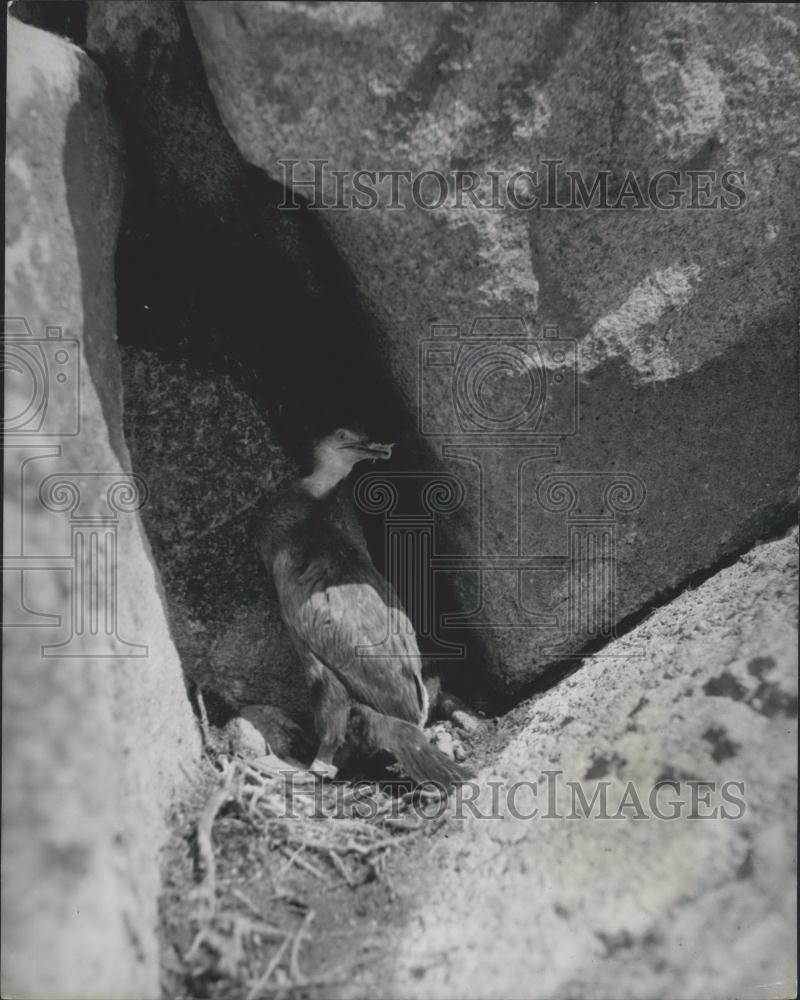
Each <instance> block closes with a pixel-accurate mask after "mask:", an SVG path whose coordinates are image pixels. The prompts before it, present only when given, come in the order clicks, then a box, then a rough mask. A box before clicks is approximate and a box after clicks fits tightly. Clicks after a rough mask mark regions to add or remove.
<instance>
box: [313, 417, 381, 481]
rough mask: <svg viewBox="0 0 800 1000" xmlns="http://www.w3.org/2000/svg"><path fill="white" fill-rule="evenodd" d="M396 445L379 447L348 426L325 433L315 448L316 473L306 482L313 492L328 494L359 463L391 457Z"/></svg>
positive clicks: (314, 462) (314, 466) (314, 468)
mask: <svg viewBox="0 0 800 1000" xmlns="http://www.w3.org/2000/svg"><path fill="white" fill-rule="evenodd" d="M393 448H394V445H393V444H377V443H376V442H374V441H370V439H369V438H368V437H367V436H366V435H365V434H362V433H360V432H359V431H355V430H350V429H349V428H347V427H339V428H337V430H335V431H333V432H331V433H330V434H326V435H325V437H322V438H320V439H319V440H318V441H317V442H316V444H315V445H314V454H313V471H312V473H311V475H310V476H309V477H308V478H307V479H306V482H307V483H308V485H309V487H311V488H312V492H315V493H317V494H319V493H321V492H327V490H328V489H331V488H332V487H333V486H335V485H336V484H337V483H340V482H341V481H342V480H343V479H345V478H346V477H347V476H348V475H349V474H350V472H351V470H352V468H353V466H354V465H357V464H358V463H359V462H365V461H367V460H368V459H369V460H370V461H373V462H374V461H376V460H377V459H387V458H391V457H392V449H393Z"/></svg>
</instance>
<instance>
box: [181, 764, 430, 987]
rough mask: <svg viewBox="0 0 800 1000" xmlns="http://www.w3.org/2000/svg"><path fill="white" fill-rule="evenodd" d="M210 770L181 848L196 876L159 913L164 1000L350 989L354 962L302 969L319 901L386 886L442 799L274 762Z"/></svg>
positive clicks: (397, 785)
mask: <svg viewBox="0 0 800 1000" xmlns="http://www.w3.org/2000/svg"><path fill="white" fill-rule="evenodd" d="M209 760H210V764H211V768H213V771H212V770H211V768H209V776H208V784H207V786H206V790H205V797H204V799H202V800H201V802H202V805H201V808H199V810H196V811H195V816H196V817H197V818H196V820H195V821H194V831H193V832H194V835H193V837H192V838H186V837H185V836H184V844H185V840H186V839H192V840H193V841H194V846H195V848H196V854H195V865H194V870H193V872H189V871H186V872H185V873H184V874H185V877H184V878H183V880H181V878H180V877H179V876H178V877H177V878H176V876H175V874H174V873H173V876H172V879H171V881H172V884H173V888H172V892H171V894H170V893H167V894H166V895H167V896H168V899H169V901H168V903H167V905H166V910H167V912H166V914H165V913H164V912H163V911H164V907H163V906H162V924H163V925H165V926H166V937H167V944H168V945H169V947H168V948H167V949H165V951H167V952H169V953H170V957H169V958H167V959H165V964H166V969H167V973H168V975H166V976H165V992H166V993H167V994H168V995H171V996H192V997H206V996H207V997H214V998H223V997H234V996H235V997H237V998H242V997H244V998H247V1000H258V998H262V997H264V998H265V997H274V996H278V997H282V996H286V997H288V996H297V995H305V996H311V995H315V994H319V991H320V989H322V990H323V991H329V990H330V989H331V988H332V987H333V986H335V984H337V983H342V982H347V981H348V979H349V978H350V977H351V976H352V974H353V972H354V971H355V967H356V966H357V965H358V964H359V963H362V962H363V961H364V960H365V959H364V957H363V956H359V955H349V956H348V959H347V961H345V962H344V963H330V962H327V961H323V963H322V967H319V962H316V963H311V964H313V965H315V966H316V967H310V966H309V967H308V968H306V967H305V963H304V948H305V950H306V951H308V946H309V945H313V944H314V937H315V934H316V932H317V929H316V928H315V925H314V921H315V916H316V915H317V909H318V908H319V904H320V901H323V900H324V899H325V894H326V893H330V892H332V891H334V890H335V889H341V888H343V887H349V888H350V889H357V887H359V886H361V885H364V884H365V883H368V882H374V881H376V880H380V879H381V878H383V877H385V871H386V863H387V858H388V856H389V855H390V853H391V851H392V850H393V849H394V848H396V847H398V846H399V845H402V844H404V843H406V842H407V841H409V840H410V839H413V838H416V837H419V836H422V835H428V834H430V833H432V832H434V830H435V829H437V828H438V827H439V826H440V825H441V823H442V822H444V815H443V810H441V809H440V808H438V805H439V803H438V802H436V801H433V800H438V799H439V793H437V792H436V791H435V790H425V789H419V788H417V789H414V788H412V787H411V785H410V783H408V782H406V783H401V782H367V781H360V782H355V783H343V782H322V781H320V780H319V779H317V778H315V777H314V776H313V775H310V774H308V773H307V772H304V771H298V770H297V769H295V768H292V767H291V766H290V765H288V764H286V763H285V762H284V761H282V760H280V759H279V758H277V757H274V756H272V755H268V756H266V757H262V758H259V760H258V761H257V762H254V761H249V760H245V759H243V758H239V757H230V756H227V755H224V754H218V755H212V756H211V757H210V758H209ZM429 806H430V807H432V808H429ZM198 812H199V816H198ZM187 825H188V824H187ZM185 833H186V831H185ZM190 880H191V882H192V883H193V884H190V885H187V884H186V883H187V882H189V881H190ZM176 881H177V883H178V884H177V885H176ZM181 883H182V884H181ZM319 933H320V934H323V933H324V929H323V928H320V930H319ZM189 935H190V936H189ZM187 942H188V946H187ZM311 950H312V951H313V950H314V949H313V948H312V949H311ZM319 950H320V951H322V952H324V951H325V950H326V949H325V948H324V947H322V948H321V949H319ZM167 980H169V982H167Z"/></svg>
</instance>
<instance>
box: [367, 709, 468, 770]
mask: <svg viewBox="0 0 800 1000" xmlns="http://www.w3.org/2000/svg"><path fill="white" fill-rule="evenodd" d="M349 722H350V726H351V727H352V729H353V730H354V731H355V732H354V735H355V737H356V740H357V742H358V743H359V744H360V745H361V746H362V747H363V748H364V749H365V750H369V751H371V752H372V753H381V752H386V753H389V754H391V756H392V757H394V758H395V760H396V761H397V763H398V764H399V765H400V767H401V768H402V770H403V772H404V773H405V774H407V775H408V777H409V778H411V779H412V780H413V781H415V782H418V783H419V784H422V783H423V782H426V781H427V782H430V781H432V782H436V783H437V784H438V785H441V786H442V787H444V788H446V789H448V790H449V789H451V788H452V787H453V786H454V785H458V784H460V783H461V782H464V781H468V780H469V779H470V778H472V777H473V774H472V772H471V771H469V770H468V769H467V768H465V767H462V766H461V765H460V764H456V762H455V761H453V760H450V758H449V757H448V756H447V755H446V754H444V753H442V751H441V750H438V749H437V748H436V747H435V746H433V745H432V744H431V743H430V742H429V741H428V739H427V738H426V736H425V734H424V733H423V732H422V730H421V729H419V728H418V727H417V726H415V725H413V724H412V723H410V722H404V721H403V720H402V719H395V718H393V717H392V716H390V715H381V714H380V712H376V711H374V710H373V709H371V708H368V707H367V706H366V705H353V706H352V708H351V709H350V720H349Z"/></svg>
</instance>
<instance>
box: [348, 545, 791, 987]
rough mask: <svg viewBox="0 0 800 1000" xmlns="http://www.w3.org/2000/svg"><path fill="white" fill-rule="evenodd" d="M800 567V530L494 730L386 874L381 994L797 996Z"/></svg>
mask: <svg viewBox="0 0 800 1000" xmlns="http://www.w3.org/2000/svg"><path fill="white" fill-rule="evenodd" d="M797 563H798V553H797V532H796V531H794V532H792V534H791V535H790V536H788V537H786V538H783V539H780V540H778V541H773V542H770V543H768V544H765V545H762V546H759V547H757V548H755V549H754V550H752V551H751V552H749V553H748V554H747V555H746V556H744V557H743V558H742V559H741V560H740V561H739V562H737V563H735V564H734V565H732V566H730V567H729V568H727V569H725V570H723V571H721V572H720V573H718V574H717V575H715V576H713V577H712V578H710V579H709V580H707V581H706V582H705V583H704V584H703V585H702V586H700V587H698V588H697V589H696V590H688V591H686V592H685V593H683V594H682V595H681V596H680V597H678V598H677V599H676V600H674V601H673V602H672V603H671V604H669V605H668V606H665V607H663V608H661V609H659V610H658V611H657V612H655V613H654V614H653V615H652V617H650V618H649V619H648V620H647V621H646V622H644V623H643V624H641V625H640V626H638V628H636V629H635V630H634V631H633V632H632V633H631V636H630V638H631V640H632V641H633V642H635V644H636V645H637V646H638V647H639V654H640V655H639V656H638V657H637V658H631V656H630V650H629V649H628V648H625V647H622V648H621V647H620V645H619V643H611V644H610V645H609V646H608V647H606V650H605V651H604V655H603V656H599V657H597V658H596V659H594V660H592V661H591V662H588V663H586V664H585V665H584V666H583V667H582V669H581V670H579V671H577V672H576V673H575V674H573V675H572V676H571V677H570V678H568V679H567V680H565V681H563V682H562V683H561V684H559V685H557V686H555V687H553V688H551V689H550V690H549V691H547V692H546V693H544V694H542V695H540V696H539V697H537V698H535V699H534V700H533V701H531V702H530V703H528V704H527V705H524V706H521V707H519V708H518V709H516V710H515V711H514V712H513V713H511V714H510V715H509V716H508V717H507V718H506V719H504V720H502V722H501V729H500V732H499V733H498V734H497V740H498V743H500V744H501V749H500V752H499V753H498V754H497V755H496V757H495V758H494V759H493V760H492V761H491V762H489V763H488V766H487V767H486V768H485V770H483V771H482V773H481V775H480V793H479V794H475V791H474V789H468V790H467V792H465V794H464V796H463V800H464V804H463V806H462V810H461V811H462V816H463V822H462V823H460V824H459V823H456V822H452V823H451V825H450V827H449V828H448V837H447V838H446V839H443V840H440V842H439V844H438V845H437V846H436V848H435V849H433V850H431V851H430V852H429V853H428V854H425V853H424V852H423V853H422V854H420V852H418V851H415V853H414V856H413V858H409V862H410V864H409V870H408V871H407V872H399V871H398V872H395V873H394V880H393V884H394V885H395V886H397V887H398V890H399V892H400V894H401V898H400V899H399V900H398V901H397V904H396V908H397V911H398V912H400V913H403V912H404V911H405V917H404V918H403V919H402V920H400V921H399V922H398V926H396V927H395V928H394V929H393V931H392V947H391V949H390V952H391V954H390V957H388V958H387V960H386V967H384V968H382V969H379V970H378V971H377V973H375V970H373V975H374V976H375V980H374V981H373V982H372V983H371V985H372V988H373V992H374V982H379V983H380V984H381V986H380V987H379V993H380V995H382V996H391V997H425V998H431V997H435V998H439V1000H441V998H445V997H463V996H469V997H482V998H489V997H509V996H510V997H526V998H534V997H536V998H539V997H554V996H558V997H595V996H614V997H631V998H641V997H663V996H681V997H698V998H699V997H719V998H724V997H731V996H753V997H755V996H765V997H782V996H790V995H792V993H793V992H794V990H795V986H796V974H797V967H796V948H795V931H794V927H795V920H796V882H795V878H794V874H795V872H794V869H795V838H794V826H795V823H794V819H795V795H796V781H797V757H796V753H795V750H796V740H797V569H798V566H797ZM502 744H504V745H502ZM489 781H493V782H496V783H497V784H496V787H495V791H494V792H493V791H492V789H491V787H490V786H489V784H488V782H489ZM569 783H572V786H570V784H569ZM659 783H661V784H659ZM512 789H514V791H512ZM581 795H582V796H583V799H582V798H581ZM493 796H494V798H493ZM468 800H469V801H468ZM493 803H494V804H493ZM604 803H605V804H604ZM536 809H538V813H535V812H534V810H536ZM478 814H480V815H478ZM459 826H460V828H459ZM406 907H407V908H408V909H407V910H406V909H405V908H406ZM362 992H363V991H362ZM354 995H355V994H354Z"/></svg>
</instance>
